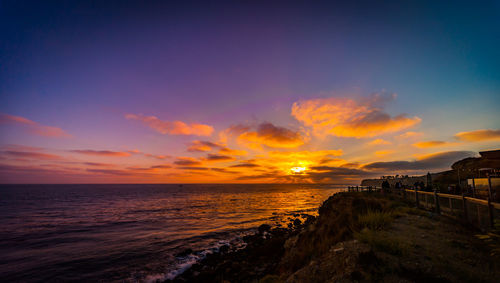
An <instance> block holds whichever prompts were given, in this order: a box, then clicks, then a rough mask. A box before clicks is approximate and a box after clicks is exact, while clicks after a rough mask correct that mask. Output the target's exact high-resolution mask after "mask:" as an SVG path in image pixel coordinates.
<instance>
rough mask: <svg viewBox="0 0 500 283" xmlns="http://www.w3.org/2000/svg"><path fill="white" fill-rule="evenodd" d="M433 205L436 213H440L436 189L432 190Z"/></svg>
mask: <svg viewBox="0 0 500 283" xmlns="http://www.w3.org/2000/svg"><path fill="white" fill-rule="evenodd" d="M434 206H435V207H436V213H437V214H441V209H440V207H439V196H438V194H437V191H434Z"/></svg>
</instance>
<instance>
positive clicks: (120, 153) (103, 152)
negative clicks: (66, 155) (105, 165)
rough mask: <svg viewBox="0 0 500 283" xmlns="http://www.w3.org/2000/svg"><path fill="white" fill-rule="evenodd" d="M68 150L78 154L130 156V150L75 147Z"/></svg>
mask: <svg viewBox="0 0 500 283" xmlns="http://www.w3.org/2000/svg"><path fill="white" fill-rule="evenodd" d="M70 152H74V153H80V154H85V155H95V156H108V157H126V156H130V152H126V151H110V150H92V149H75V150H70Z"/></svg>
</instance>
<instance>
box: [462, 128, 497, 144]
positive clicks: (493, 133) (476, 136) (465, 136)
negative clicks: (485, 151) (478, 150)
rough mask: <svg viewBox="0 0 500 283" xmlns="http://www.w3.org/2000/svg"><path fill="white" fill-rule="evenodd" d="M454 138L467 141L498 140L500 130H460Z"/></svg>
mask: <svg viewBox="0 0 500 283" xmlns="http://www.w3.org/2000/svg"><path fill="white" fill-rule="evenodd" d="M455 138H457V139H459V140H461V141H468V142H478V141H486V140H500V130H491V129H482V130H475V131H470V132H460V133H458V134H456V135H455Z"/></svg>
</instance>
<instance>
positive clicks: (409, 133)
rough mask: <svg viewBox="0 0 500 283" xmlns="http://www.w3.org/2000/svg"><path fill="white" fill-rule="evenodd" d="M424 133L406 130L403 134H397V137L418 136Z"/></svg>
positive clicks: (410, 137)
mask: <svg viewBox="0 0 500 283" xmlns="http://www.w3.org/2000/svg"><path fill="white" fill-rule="evenodd" d="M423 135H424V133H420V132H411V131H410V132H406V133H404V134H401V135H399V136H398V137H399V138H402V139H413V138H420V137H422V136H423Z"/></svg>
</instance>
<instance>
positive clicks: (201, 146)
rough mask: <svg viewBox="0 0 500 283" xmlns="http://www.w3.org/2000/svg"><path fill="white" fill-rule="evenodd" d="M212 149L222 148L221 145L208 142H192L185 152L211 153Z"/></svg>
mask: <svg viewBox="0 0 500 283" xmlns="http://www.w3.org/2000/svg"><path fill="white" fill-rule="evenodd" d="M213 148H222V146H221V145H219V144H217V143H213V142H210V141H199V140H197V141H192V142H191V143H190V144H189V146H188V149H187V151H190V152H206V151H211V150H212V149H213Z"/></svg>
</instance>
